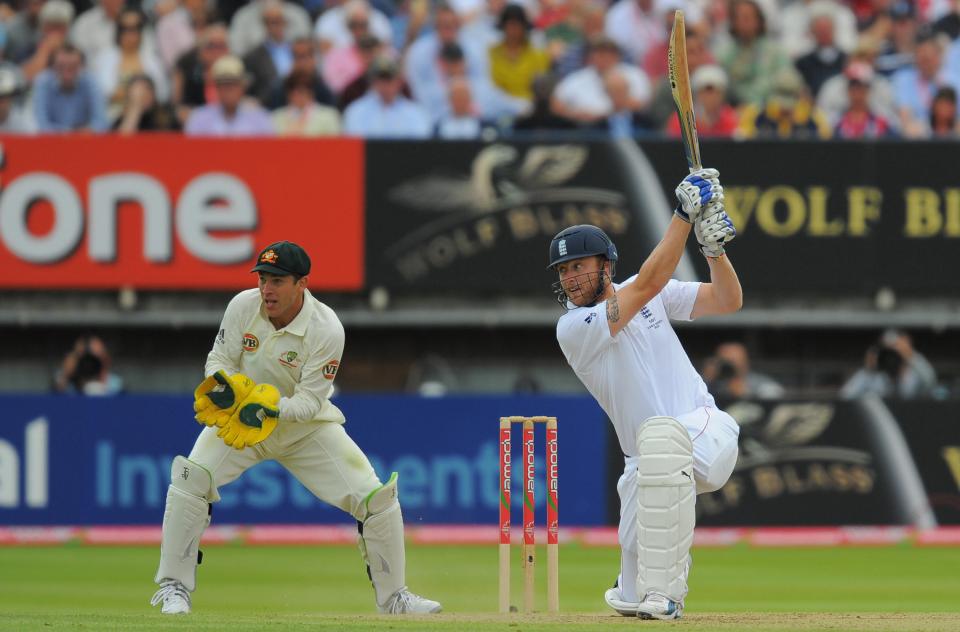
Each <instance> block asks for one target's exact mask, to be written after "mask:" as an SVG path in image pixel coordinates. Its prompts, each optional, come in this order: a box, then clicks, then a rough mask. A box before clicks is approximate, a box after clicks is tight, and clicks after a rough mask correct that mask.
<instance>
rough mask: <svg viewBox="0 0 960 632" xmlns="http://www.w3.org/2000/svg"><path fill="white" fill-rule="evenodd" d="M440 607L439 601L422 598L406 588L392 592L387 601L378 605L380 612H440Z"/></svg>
mask: <svg viewBox="0 0 960 632" xmlns="http://www.w3.org/2000/svg"><path fill="white" fill-rule="evenodd" d="M441 609H442V607H441V606H440V603H439V602H436V601H433V600H431V599H424V598H423V597H421V596H420V595H416V594H414V593H412V592H410V591H409V590H407V589H406V588H401V589H400V590H398V591H397V592H395V593H393V595H391V596H390V598H389V599H387V603H385V604H383V605H382V606H379V610H380V612H381V613H382V614H434V613H437V612H440V610H441Z"/></svg>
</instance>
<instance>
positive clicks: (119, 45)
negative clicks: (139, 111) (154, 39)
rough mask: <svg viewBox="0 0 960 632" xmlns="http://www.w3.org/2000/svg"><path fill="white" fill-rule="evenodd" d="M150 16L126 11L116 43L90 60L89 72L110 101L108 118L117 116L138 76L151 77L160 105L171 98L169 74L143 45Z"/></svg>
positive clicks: (122, 13) (121, 16)
mask: <svg viewBox="0 0 960 632" xmlns="http://www.w3.org/2000/svg"><path fill="white" fill-rule="evenodd" d="M146 26H147V16H145V15H144V14H143V13H142V12H141V11H140V10H138V9H133V8H129V7H128V8H124V9H122V10H121V11H120V15H119V16H118V17H117V28H116V33H117V36H116V37H117V39H116V42H115V43H114V44H111V45H110V46H107V47H105V48H102V49H101V50H100V52H99V53H97V55H96V57H94V58H93V59H92V60H91V63H90V72H91V73H92V74H93V76H94V78H96V80H97V84H98V85H99V86H100V91H101V92H103V94H104V95H105V96H106V98H107V112H108V117H110V118H112V117H113V116H116V115H117V114H118V113H119V112H120V110H121V108H122V107H123V102H124V99H125V97H126V90H127V82H128V80H129V79H130V78H131V77H133V76H135V75H148V76H149V77H150V79H151V80H152V82H153V88H154V93H155V94H156V96H157V98H158V99H159V100H160V101H167V100H168V99H169V98H170V89H169V86H168V84H167V74H166V72H165V71H164V69H163V64H162V63H161V62H160V58H159V57H158V56H157V54H156V52H155V51H154V50H153V49H151V48H148V47H146V46H145V45H144V40H143V32H144V29H145V28H146Z"/></svg>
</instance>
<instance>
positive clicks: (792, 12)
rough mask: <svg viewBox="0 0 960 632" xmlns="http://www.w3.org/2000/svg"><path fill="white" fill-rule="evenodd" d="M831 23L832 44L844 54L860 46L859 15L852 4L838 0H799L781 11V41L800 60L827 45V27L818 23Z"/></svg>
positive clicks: (788, 53)
mask: <svg viewBox="0 0 960 632" xmlns="http://www.w3.org/2000/svg"><path fill="white" fill-rule="evenodd" d="M823 20H828V21H829V22H830V32H831V37H830V40H831V42H830V44H831V46H834V47H836V49H837V50H838V51H840V52H842V53H844V54H850V52H851V51H852V50H853V49H854V48H855V47H856V45H857V18H856V16H855V15H854V14H853V11H851V10H850V8H849V7H848V6H846V5H845V4H843V3H841V2H837V1H836V0H795V1H794V2H790V3H789V4H787V5H786V6H784V7H783V9H782V10H781V13H780V36H779V39H780V44H781V46H783V50H784V52H785V53H786V54H787V55H788V56H789V57H790V58H791V59H800V58H801V57H803V56H804V55H807V54H809V53H811V52H813V51H815V50H816V49H817V48H820V47H822V46H823V44H821V43H820V42H819V41H818V40H820V39H822V38H823V31H824V30H826V26H825V25H823V24H820V25H819V26H817V25H816V24H815V22H817V21H823Z"/></svg>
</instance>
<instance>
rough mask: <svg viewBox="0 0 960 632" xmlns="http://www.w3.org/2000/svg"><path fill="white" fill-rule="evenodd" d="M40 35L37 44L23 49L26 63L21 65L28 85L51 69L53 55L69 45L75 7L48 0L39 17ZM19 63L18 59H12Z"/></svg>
mask: <svg viewBox="0 0 960 632" xmlns="http://www.w3.org/2000/svg"><path fill="white" fill-rule="evenodd" d="M37 21H38V33H37V36H36V42H35V44H34V45H33V46H32V47H30V48H29V49H27V48H24V49H23V51H24V52H23V56H24V58H25V59H24V61H23V63H22V64H21V65H20V70H21V71H22V72H23V76H24V79H25V80H26V81H27V83H31V82H33V80H34V78H35V77H36V76H37V75H39V74H40V73H41V72H43V71H44V70H46V69H47V68H49V67H50V64H51V62H52V60H53V54H54V52H56V51H57V50H58V49H59V48H60V47H61V46H63V45H64V44H66V43H67V35H68V33H69V32H70V22H71V21H73V5H72V4H70V3H69V2H67V0H47V2H46V3H44V4H43V7H42V8H41V9H40V13H39V14H38V16H37ZM11 59H13V60H14V61H17V58H11Z"/></svg>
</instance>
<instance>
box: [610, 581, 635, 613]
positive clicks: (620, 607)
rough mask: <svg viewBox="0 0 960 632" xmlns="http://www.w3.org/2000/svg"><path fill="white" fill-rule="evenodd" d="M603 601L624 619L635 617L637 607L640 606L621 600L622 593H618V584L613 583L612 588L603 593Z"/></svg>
mask: <svg viewBox="0 0 960 632" xmlns="http://www.w3.org/2000/svg"><path fill="white" fill-rule="evenodd" d="M603 599H604V601H606V602H607V605H608V606H610V607H611V608H613V609H614V610H616V611H617V614H622V615H623V616H625V617H635V616H637V606H639V605H640V604H639V603H637V602H636V601H626V600H625V599H624V598H623V592H621V591H620V585H619V583H615V584H614V585H613V588H609V589H607V592H605V593H603Z"/></svg>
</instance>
